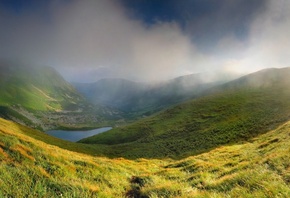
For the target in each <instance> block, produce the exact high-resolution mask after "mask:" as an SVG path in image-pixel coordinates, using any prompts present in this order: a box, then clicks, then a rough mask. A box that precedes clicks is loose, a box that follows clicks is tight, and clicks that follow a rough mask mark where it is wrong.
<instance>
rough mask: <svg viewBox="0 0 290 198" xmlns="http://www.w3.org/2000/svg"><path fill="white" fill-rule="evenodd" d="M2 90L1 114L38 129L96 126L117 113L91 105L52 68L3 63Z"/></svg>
mask: <svg viewBox="0 0 290 198" xmlns="http://www.w3.org/2000/svg"><path fill="white" fill-rule="evenodd" d="M0 93H1V95H0V116H1V117H3V118H6V119H11V120H14V121H17V122H19V123H22V124H26V125H28V126H32V127H35V128H43V129H49V128H57V127H67V128H81V127H94V126H98V125H102V123H103V122H104V121H106V120H107V119H109V118H110V117H114V114H118V112H117V111H114V110H113V109H109V108H105V107H102V106H96V105H94V106H93V105H91V104H90V103H89V102H87V100H86V99H85V98H84V97H83V96H81V95H80V94H79V93H78V92H77V91H76V90H75V88H74V87H73V86H72V85H71V84H69V83H68V82H67V81H65V80H64V79H63V77H62V76H61V75H60V74H58V73H57V72H56V71H55V69H53V68H51V67H39V66H23V65H22V66H19V65H13V64H12V65H9V64H8V65H7V64H4V63H1V65H0ZM111 115H112V116H111Z"/></svg>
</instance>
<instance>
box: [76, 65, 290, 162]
mask: <svg viewBox="0 0 290 198" xmlns="http://www.w3.org/2000/svg"><path fill="white" fill-rule="evenodd" d="M289 79H290V69H289V68H286V69H280V70H275V71H272V70H265V71H262V72H258V73H255V74H252V75H249V76H246V77H243V78H241V79H238V80H236V81H233V82H230V83H228V84H226V85H222V86H220V87H217V88H216V89H215V92H211V94H209V95H208V96H205V97H202V98H199V99H196V100H192V101H189V102H187V103H184V104H181V105H178V106H176V107H174V108H171V109H168V110H165V111H163V112H161V113H159V114H158V115H156V116H152V117H149V118H146V119H143V120H140V121H138V122H135V123H133V124H131V125H128V126H124V127H119V128H115V129H113V130H111V131H108V132H106V133H102V134H98V135H96V136H93V137H89V138H86V139H83V140H81V141H80V142H82V143H90V144H103V145H110V147H111V148H112V152H111V150H108V153H107V154H108V155H110V156H116V157H117V156H122V157H127V158H131V159H133V158H138V157H146V158H156V157H157V158H164V157H171V158H181V157H187V156H190V155H195V154H199V153H202V152H205V151H208V150H210V149H213V148H216V147H218V146H220V145H224V144H233V143H236V142H242V141H246V140H248V139H249V138H252V137H255V136H257V135H258V134H261V133H264V132H266V131H268V130H269V129H271V128H272V127H276V126H278V125H280V124H282V123H284V122H286V121H287V120H288V119H289V117H290V100H289V99H290V90H289V89H288V86H289V84H290V80H289Z"/></svg>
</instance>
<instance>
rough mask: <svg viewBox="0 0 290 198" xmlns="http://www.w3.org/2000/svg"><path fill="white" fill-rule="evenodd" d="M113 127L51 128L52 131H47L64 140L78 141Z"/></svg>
mask: <svg viewBox="0 0 290 198" xmlns="http://www.w3.org/2000/svg"><path fill="white" fill-rule="evenodd" d="M111 129H112V127H103V128H98V129H93V130H88V131H67V130H51V131H47V132H46V133H47V134H48V135H51V136H54V137H57V138H60V139H63V140H68V141H71V142H77V141H79V140H81V139H83V138H87V137H90V136H93V135H96V134H99V133H103V132H106V131H109V130H111Z"/></svg>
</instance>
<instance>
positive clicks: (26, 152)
mask: <svg viewBox="0 0 290 198" xmlns="http://www.w3.org/2000/svg"><path fill="white" fill-rule="evenodd" d="M289 131H290V122H286V123H285V124H283V125H281V126H279V127H278V128H277V129H274V130H271V131H269V132H267V133H265V134H263V135H260V136H258V137H256V138H253V139H252V140H251V141H249V142H245V143H243V144H235V145H231V146H221V147H218V148H215V149H213V150H211V151H209V152H206V153H203V154H200V155H196V156H190V157H187V158H184V159H181V160H172V159H169V158H164V159H142V158H140V159H135V160H128V159H124V158H112V159H109V158H107V157H100V156H98V155H94V156H93V155H92V154H93V153H94V154H97V153H98V152H100V153H101V151H100V150H99V151H98V150H96V149H95V150H92V149H93V148H90V149H91V150H90V149H88V147H86V146H85V145H83V144H77V143H69V142H65V141H61V140H57V139H54V138H52V137H51V140H48V139H47V136H46V135H45V134H43V133H42V132H39V131H36V130H33V129H29V128H27V127H23V126H21V125H18V124H15V123H13V122H10V121H6V120H3V119H0V197H126V196H127V197H289V196H290V186H289V185H290V155H289V152H290V132H289ZM41 139H42V141H41ZM53 141H54V142H59V145H58V146H54V145H51V144H48V143H52V142H53ZM65 143H66V144H65ZM55 144H57V143H55Z"/></svg>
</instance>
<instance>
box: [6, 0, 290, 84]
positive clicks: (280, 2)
mask: <svg viewBox="0 0 290 198" xmlns="http://www.w3.org/2000/svg"><path fill="white" fill-rule="evenodd" d="M247 2H249V3H250V1H247ZM223 6H224V8H223V9H221V11H220V12H219V13H215V14H214V15H213V16H208V17H201V18H199V19H200V21H198V20H197V19H195V22H194V20H193V19H192V20H191V19H190V18H189V20H188V21H186V22H185V23H184V24H180V23H179V22H178V21H175V20H171V21H158V20H157V21H156V22H155V23H154V24H146V23H145V22H144V21H142V20H141V19H140V18H138V17H136V16H135V15H134V14H132V10H130V9H129V8H127V7H125V6H124V4H122V3H121V2H120V1H112V0H109V1H107V0H106V1H93V0H91V1H89V0H84V1H77V0H75V1H49V2H47V3H45V5H44V6H39V7H41V8H42V9H36V10H37V11H35V9H33V10H30V9H26V10H24V11H21V12H15V11H11V10H8V9H5V8H4V7H3V6H2V7H0V13H1V15H0V27H1V29H0V46H1V47H0V59H3V60H4V59H5V60H14V61H18V60H19V61H23V62H29V63H31V64H35V65H41V66H42V65H48V66H52V67H55V68H56V69H57V70H58V71H59V72H60V73H61V74H62V75H63V76H64V77H65V78H66V79H67V80H69V81H74V82H77V81H78V82H93V81H96V80H98V79H101V78H106V77H110V78H127V79H130V80H135V81H147V82H155V81H162V80H166V79H171V78H174V77H177V76H181V75H186V74H191V73H201V72H208V71H227V72H232V73H249V72H253V71H257V70H259V69H263V68H268V67H287V66H290V64H289V63H290V56H289V51H290V49H289V48H290V39H289V35H290V1H288V0H268V1H267V0H265V1H263V5H261V6H260V7H259V9H257V10H256V11H255V13H254V14H253V13H252V14H251V16H249V19H248V21H246V22H247V23H246V24H242V22H243V21H241V25H244V26H245V28H246V33H245V34H244V36H243V38H242V39H241V38H239V37H238V36H237V35H236V34H235V33H233V32H231V31H228V32H227V33H224V32H223V33H222V34H220V32H218V31H217V32H214V31H213V32H210V33H209V32H204V36H205V38H202V39H203V41H206V40H208V41H209V42H208V43H206V47H204V46H203V44H204V43H205V42H200V41H199V40H198V37H196V35H198V34H199V35H203V33H202V32H203V31H202V29H203V28H205V27H207V26H208V25H213V24H215V26H216V30H218V29H219V28H220V29H221V30H222V29H223V28H227V27H228V26H226V24H228V22H229V19H225V17H224V16H228V15H229V14H230V13H231V12H232V10H231V8H232V6H233V5H231V3H230V1H226V0H225V3H224V4H223ZM258 6H259V5H258ZM210 17H213V18H210ZM239 22H240V21H239V20H234V22H233V23H234V25H237V23H239ZM201 23H202V24H201ZM218 24H220V26H219V25H218ZM230 25H231V24H230ZM205 30H206V29H205ZM209 30H212V29H209ZM195 33H196V34H195ZM197 33H198V34H197ZM215 34H219V35H218V37H217V39H216V40H215V42H212V44H211V43H210V42H211V41H212V39H211V37H215V36H216V35H215Z"/></svg>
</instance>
